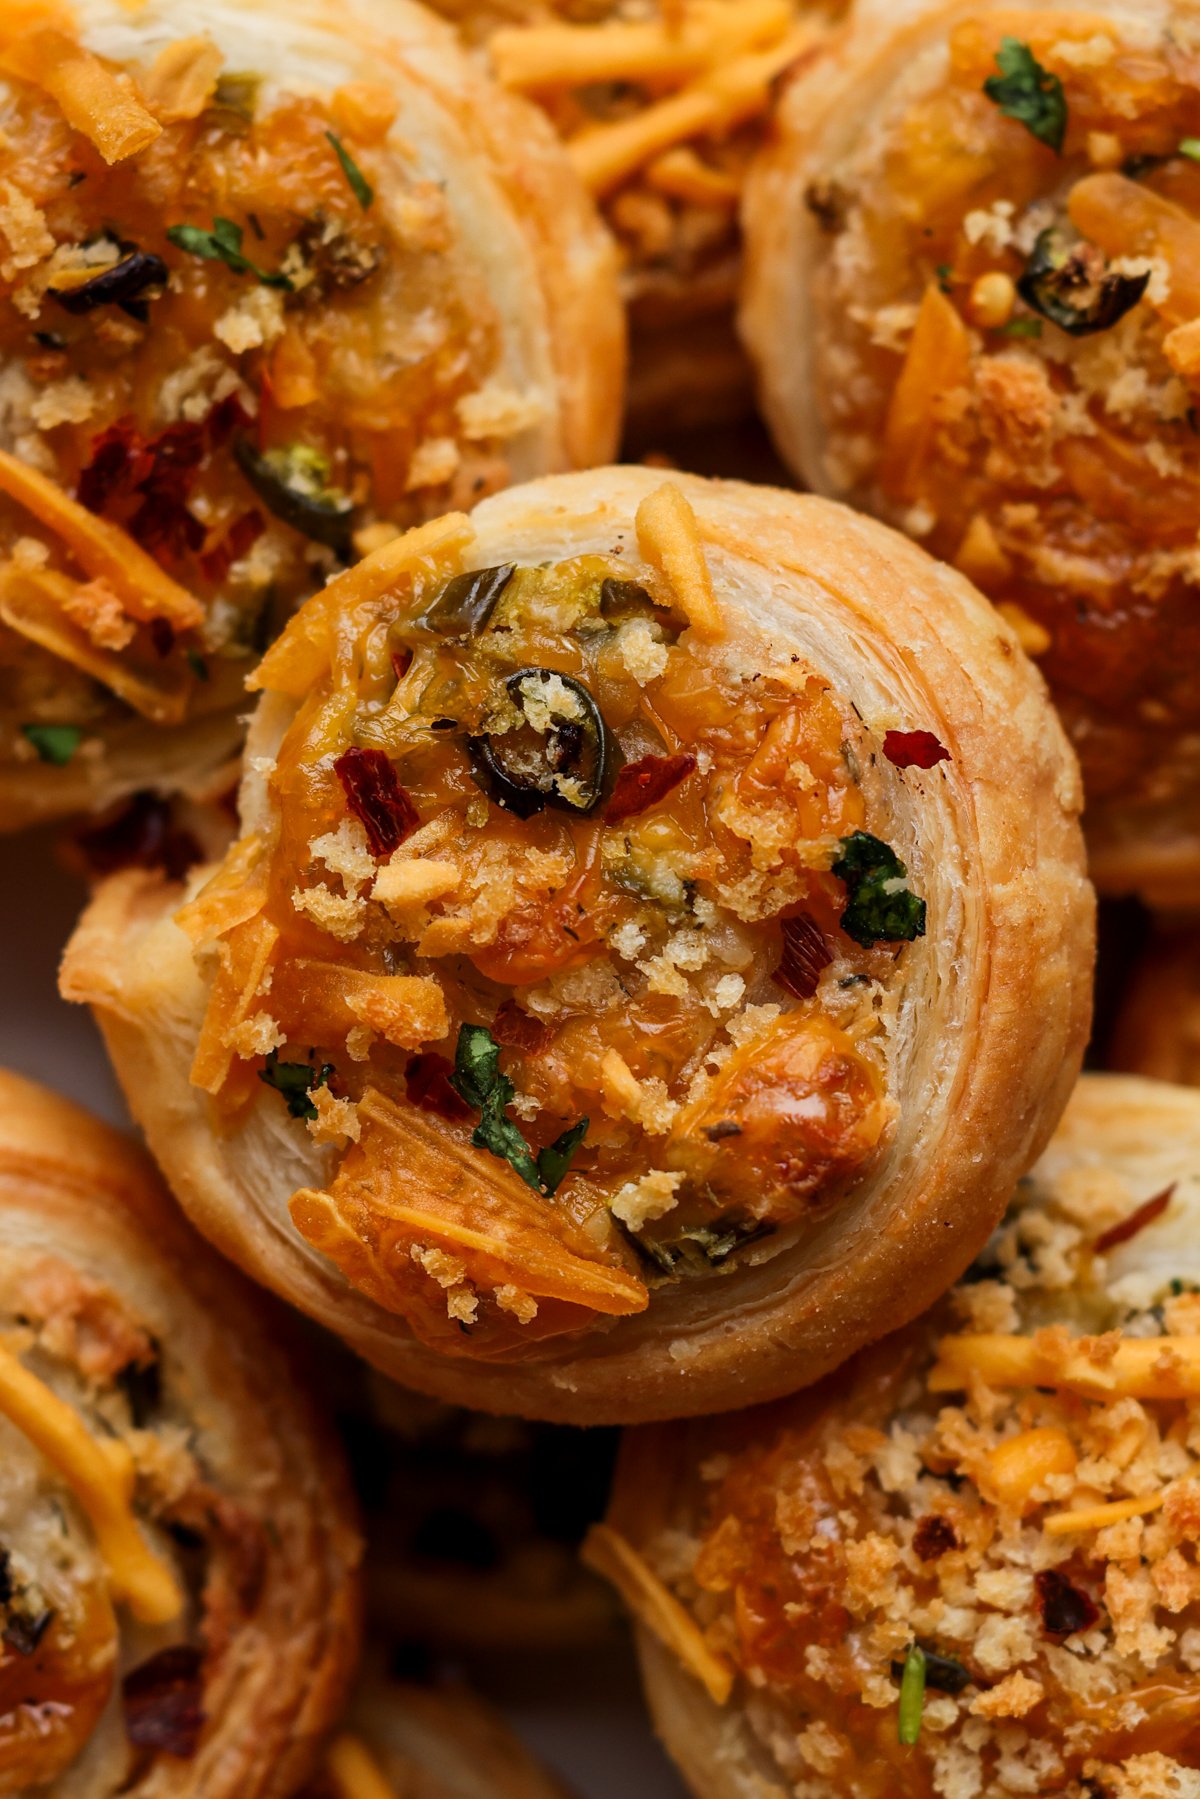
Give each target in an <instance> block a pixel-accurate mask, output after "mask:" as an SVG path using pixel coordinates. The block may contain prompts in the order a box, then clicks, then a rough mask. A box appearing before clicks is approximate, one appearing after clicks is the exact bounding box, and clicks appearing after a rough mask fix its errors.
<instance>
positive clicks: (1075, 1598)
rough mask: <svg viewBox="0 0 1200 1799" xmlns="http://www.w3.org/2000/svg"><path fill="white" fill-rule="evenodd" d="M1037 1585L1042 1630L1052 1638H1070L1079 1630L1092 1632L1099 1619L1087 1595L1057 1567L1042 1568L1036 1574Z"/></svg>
mask: <svg viewBox="0 0 1200 1799" xmlns="http://www.w3.org/2000/svg"><path fill="white" fill-rule="evenodd" d="M1034 1585H1035V1586H1036V1587H1037V1596H1038V1604H1039V1606H1040V1607H1041V1612H1042V1628H1043V1629H1044V1630H1045V1632H1046V1635H1047V1636H1049V1637H1070V1636H1073V1635H1074V1634H1075V1632H1076V1631H1077V1630H1090V1629H1091V1627H1092V1625H1093V1624H1094V1623H1095V1622H1096V1620H1097V1618H1098V1617H1099V1616H1100V1611H1099V1608H1098V1607H1097V1606H1096V1605H1095V1603H1094V1602H1093V1601H1092V1600H1091V1599H1090V1598H1089V1597H1088V1595H1087V1594H1086V1593H1085V1592H1083V1591H1082V1590H1081V1589H1080V1588H1079V1587H1077V1586H1076V1585H1075V1584H1074V1582H1073V1581H1070V1580H1068V1579H1067V1577H1066V1575H1065V1574H1062V1573H1060V1571H1059V1570H1058V1569H1057V1568H1043V1569H1042V1570H1041V1572H1040V1573H1038V1574H1035V1575H1034Z"/></svg>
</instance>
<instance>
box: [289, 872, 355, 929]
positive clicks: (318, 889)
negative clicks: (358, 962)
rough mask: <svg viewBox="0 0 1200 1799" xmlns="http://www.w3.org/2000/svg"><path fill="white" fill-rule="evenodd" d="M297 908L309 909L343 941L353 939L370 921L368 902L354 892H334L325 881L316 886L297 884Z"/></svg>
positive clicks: (306, 911) (322, 927)
mask: <svg viewBox="0 0 1200 1799" xmlns="http://www.w3.org/2000/svg"><path fill="white" fill-rule="evenodd" d="M292 904H293V906H294V907H295V908H296V910H297V912H305V913H307V914H308V916H309V917H310V918H311V919H312V921H313V923H314V924H316V925H319V926H320V928H321V930H323V931H327V932H328V933H329V935H330V936H331V937H336V938H337V940H338V942H339V943H353V941H354V939H355V938H356V937H357V936H358V935H359V933H360V931H361V930H362V928H363V924H364V923H365V921H366V905H365V902H364V901H363V900H361V899H358V898H356V897H354V896H353V895H351V894H342V893H334V892H333V891H332V889H331V888H330V887H328V886H327V885H326V883H325V882H324V881H320V882H318V883H317V885H316V886H315V887H303V888H301V887H297V888H296V890H295V891H294V893H293V894H292Z"/></svg>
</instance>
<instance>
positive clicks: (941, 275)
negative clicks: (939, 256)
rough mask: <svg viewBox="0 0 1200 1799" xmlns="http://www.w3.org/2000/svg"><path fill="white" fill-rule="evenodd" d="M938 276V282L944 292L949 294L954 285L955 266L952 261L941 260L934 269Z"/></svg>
mask: <svg viewBox="0 0 1200 1799" xmlns="http://www.w3.org/2000/svg"><path fill="white" fill-rule="evenodd" d="M933 272H934V274H935V275H936V276H937V284H938V286H939V287H940V288H941V290H942V292H943V293H944V294H948V293H949V292H950V290H951V288H952V287H953V286H954V268H953V265H952V264H951V263H948V262H939V263H938V265H937V268H936V269H935V270H934V271H933Z"/></svg>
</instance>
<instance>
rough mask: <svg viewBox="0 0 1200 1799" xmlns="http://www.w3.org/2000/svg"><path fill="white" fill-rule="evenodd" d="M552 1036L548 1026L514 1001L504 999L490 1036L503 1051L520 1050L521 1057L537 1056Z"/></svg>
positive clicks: (494, 1019)
mask: <svg viewBox="0 0 1200 1799" xmlns="http://www.w3.org/2000/svg"><path fill="white" fill-rule="evenodd" d="M552 1035H553V1033H552V1031H551V1030H550V1027H549V1025H545V1024H543V1023H542V1021H541V1019H540V1018H534V1017H533V1015H532V1013H530V1012H526V1011H524V1010H523V1008H522V1007H520V1006H519V1005H518V1004H517V1002H516V1000H515V999H506V1000H505V1002H504V1004H503V1005H502V1006H501V1008H500V1010H499V1011H498V1012H497V1014H496V1016H495V1018H493V1020H492V1036H493V1037H494V1038H495V1040H496V1042H497V1043H498V1044H500V1045H501V1047H502V1048H503V1049H516V1050H520V1051H521V1052H522V1054H523V1055H527V1056H538V1055H540V1054H541V1052H542V1051H543V1050H544V1049H545V1047H546V1045H547V1044H548V1043H549V1041H550V1038H551V1036H552Z"/></svg>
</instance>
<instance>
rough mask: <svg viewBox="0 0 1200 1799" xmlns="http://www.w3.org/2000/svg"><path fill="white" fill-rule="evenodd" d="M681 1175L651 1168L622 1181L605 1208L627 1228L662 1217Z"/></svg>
mask: <svg viewBox="0 0 1200 1799" xmlns="http://www.w3.org/2000/svg"><path fill="white" fill-rule="evenodd" d="M682 1181H683V1176H682V1175H681V1174H670V1173H667V1172H666V1171H665V1170H663V1169H657V1168H656V1169H652V1170H651V1172H650V1173H649V1174H643V1175H641V1176H640V1177H639V1179H637V1180H636V1181H626V1183H625V1185H624V1186H623V1187H622V1188H621V1189H620V1190H619V1192H617V1193H615V1194H614V1195H613V1197H612V1199H611V1201H610V1202H609V1210H610V1211H611V1212H612V1214H613V1216H614V1217H615V1218H619V1219H620V1221H621V1223H622V1224H624V1225H627V1226H628V1228H629V1229H630V1230H631V1231H640V1230H641V1229H642V1227H643V1226H644V1225H647V1224H651V1223H653V1221H654V1220H655V1219H657V1218H662V1217H665V1215H666V1214H667V1213H668V1212H669V1211H671V1210H672V1208H673V1207H674V1206H675V1205H676V1203H677V1201H676V1190H677V1189H678V1187H679V1186H680V1185H681V1184H682Z"/></svg>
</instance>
